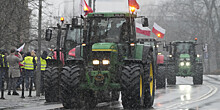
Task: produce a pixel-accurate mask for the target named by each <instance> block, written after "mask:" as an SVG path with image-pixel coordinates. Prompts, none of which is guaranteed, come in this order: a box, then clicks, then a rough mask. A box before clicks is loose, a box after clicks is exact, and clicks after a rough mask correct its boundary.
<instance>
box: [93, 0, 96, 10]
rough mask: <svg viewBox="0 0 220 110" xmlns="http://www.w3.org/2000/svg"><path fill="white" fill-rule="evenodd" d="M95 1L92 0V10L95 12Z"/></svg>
mask: <svg viewBox="0 0 220 110" xmlns="http://www.w3.org/2000/svg"><path fill="white" fill-rule="evenodd" d="M95 1H96V0H93V12H95Z"/></svg>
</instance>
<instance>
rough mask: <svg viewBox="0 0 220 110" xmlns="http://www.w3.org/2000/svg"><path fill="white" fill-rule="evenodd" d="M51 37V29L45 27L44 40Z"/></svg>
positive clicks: (48, 39)
mask: <svg viewBox="0 0 220 110" xmlns="http://www.w3.org/2000/svg"><path fill="white" fill-rule="evenodd" d="M51 37H52V30H51V29H46V36H45V40H46V41H50V40H51Z"/></svg>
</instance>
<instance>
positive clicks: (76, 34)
mask: <svg viewBox="0 0 220 110" xmlns="http://www.w3.org/2000/svg"><path fill="white" fill-rule="evenodd" d="M63 20H64V18H63V17H62V18H61V22H62V23H61V24H59V23H58V24H57V27H49V28H48V29H47V30H46V36H45V39H46V41H51V40H52V41H51V42H56V43H54V44H56V47H55V48H54V49H50V50H51V53H52V54H53V59H50V61H48V64H57V63H55V62H59V61H62V62H63V64H65V63H64V62H65V61H66V60H68V59H72V58H75V57H76V55H75V51H76V50H75V49H74V48H76V47H77V46H78V45H81V39H82V36H83V34H82V26H81V25H79V24H78V18H73V19H72V24H65V23H63ZM57 53H60V54H57ZM57 58H60V60H56V59H57Z"/></svg>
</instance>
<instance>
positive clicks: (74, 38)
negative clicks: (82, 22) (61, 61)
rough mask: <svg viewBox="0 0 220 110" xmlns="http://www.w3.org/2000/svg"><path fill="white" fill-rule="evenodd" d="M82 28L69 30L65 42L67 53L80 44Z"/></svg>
mask: <svg viewBox="0 0 220 110" xmlns="http://www.w3.org/2000/svg"><path fill="white" fill-rule="evenodd" d="M80 35H81V34H80V28H79V27H78V28H72V29H69V30H68V33H67V37H66V40H65V47H66V51H67V52H69V51H70V50H71V49H73V48H75V47H76V46H77V44H79V43H80V38H81V37H80Z"/></svg>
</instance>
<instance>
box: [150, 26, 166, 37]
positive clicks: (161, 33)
mask: <svg viewBox="0 0 220 110" xmlns="http://www.w3.org/2000/svg"><path fill="white" fill-rule="evenodd" d="M152 32H153V33H154V34H155V35H156V36H157V37H159V38H162V39H163V37H164V35H165V32H166V30H165V29H163V28H162V27H160V26H159V25H158V24H156V23H154V26H153V29H152Z"/></svg>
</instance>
